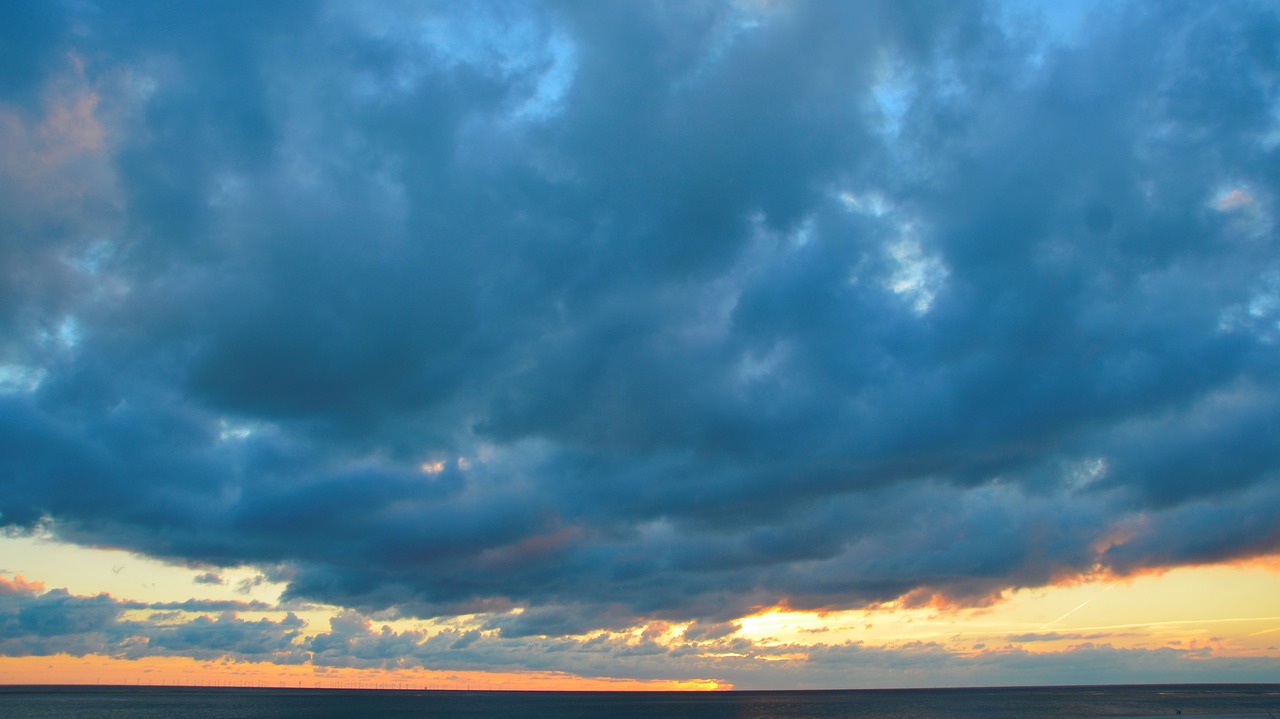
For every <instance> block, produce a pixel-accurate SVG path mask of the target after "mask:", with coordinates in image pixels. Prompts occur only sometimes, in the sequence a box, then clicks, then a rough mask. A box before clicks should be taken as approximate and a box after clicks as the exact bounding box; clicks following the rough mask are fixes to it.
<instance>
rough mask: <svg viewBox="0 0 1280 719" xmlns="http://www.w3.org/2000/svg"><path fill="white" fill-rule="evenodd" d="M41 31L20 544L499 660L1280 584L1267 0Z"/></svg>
mask: <svg viewBox="0 0 1280 719" xmlns="http://www.w3.org/2000/svg"><path fill="white" fill-rule="evenodd" d="M25 7H26V6H18V5H15V6H13V7H11V8H9V9H7V10H6V11H5V12H6V13H9V15H12V17H11V18H8V19H10V20H11V21H12V22H11V23H0V24H2V25H4V26H5V28H6V29H5V30H4V31H3V32H4V33H8V34H13V36H14V37H19V38H24V40H23V41H22V42H20V43H14V44H5V50H4V52H5V53H8V54H6V55H4V56H3V57H4V58H5V59H4V61H3V65H4V66H3V68H0V80H4V81H5V82H7V83H8V84H7V85H5V87H4V89H3V92H0V148H7V149H12V152H7V156H8V157H11V158H15V159H12V160H0V188H3V189H5V190H6V191H5V192H4V193H0V196H3V197H4V198H5V199H0V229H2V230H3V236H2V238H0V260H3V269H2V270H0V333H2V334H0V454H3V456H4V457H5V458H6V462H5V467H4V469H3V470H0V522H3V523H4V524H6V525H7V526H10V527H13V528H17V529H24V528H27V529H29V528H33V527H36V526H45V527H48V528H50V530H51V531H53V532H55V533H56V534H57V536H59V537H60V538H63V539H66V540H70V541H77V542H83V543H86V544H93V545H113V546H119V547H124V548H128V549H131V550H135V551H139V552H143V553H147V554H150V555H153V556H157V557H162V558H166V559H170V560H173V561H177V562H183V563H187V564H190V565H193V566H202V567H212V568H216V567H221V566H237V565H241V564H246V563H247V564H254V565H258V566H260V567H262V568H263V571H264V572H267V573H268V574H270V575H271V578H274V579H279V580H282V581H286V582H287V583H288V589H287V596H288V597H289V598H290V599H296V600H298V601H322V602H329V603H333V604H337V605H341V606H345V607H349V608H353V609H359V610H368V611H374V610H377V611H383V610H390V611H392V612H393V613H394V612H399V613H401V614H403V615H415V616H435V615H449V614H462V613H465V614H488V615H489V616H488V617H487V618H486V619H485V621H486V622H487V624H486V625H485V627H486V629H485V631H488V632H497V634H498V635H500V636H502V637H506V638H507V639H508V640H511V641H515V640H517V639H521V638H529V637H536V636H541V635H546V636H551V635H558V634H565V633H569V634H575V635H581V634H583V633H586V632H589V631H591V630H596V629H611V628H617V627H620V626H623V625H626V624H628V623H630V624H634V623H636V622H639V621H643V620H666V621H684V620H690V619H698V620H699V621H700V623H699V624H697V625H694V626H695V627H714V626H720V627H727V626H728V625H723V624H720V623H723V622H727V621H730V620H732V619H734V618H737V617H739V616H741V615H742V614H743V613H744V612H747V611H750V610H751V609H753V608H756V607H762V606H769V605H774V604H777V603H780V602H785V603H787V604H789V605H791V606H795V607H814V608H832V607H850V606H862V605H867V604H873V603H876V602H880V601H885V600H890V599H898V598H903V599H904V600H907V601H926V600H927V598H931V597H934V596H939V597H944V598H948V599H951V600H955V601H963V602H970V603H982V602H986V601H990V600H991V598H992V597H993V596H996V595H997V594H998V593H999V592H1000V591H1001V590H1002V589H1006V588H1008V587H1014V586H1036V585H1043V584H1045V583H1049V582H1052V581H1055V580H1057V579H1060V578H1062V577H1066V576H1072V575H1073V574H1078V573H1082V572H1092V571H1097V570H1100V569H1101V570H1108V569H1109V570H1115V571H1118V572H1128V571H1136V570H1139V569H1142V568H1146V567H1152V566H1177V565H1179V564H1182V563H1188V562H1205V561H1224V560H1230V559H1236V558H1242V557H1249V556H1256V555H1262V554H1268V553H1274V552H1275V551H1276V550H1277V549H1278V548H1280V534H1277V532H1276V529H1275V527H1276V524H1275V522H1274V519H1273V518H1274V517H1275V516H1276V511H1277V510H1278V509H1280V484H1277V476H1278V475H1277V472H1278V471H1280V456H1278V455H1277V450H1276V447H1278V446H1280V443H1277V442H1276V441H1275V438H1276V437H1275V431H1276V430H1275V427H1276V419H1277V406H1280V405H1277V402H1276V398H1277V392H1280V385H1278V384H1277V369H1280V367H1278V366H1277V360H1276V358H1277V355H1276V353H1275V343H1276V342H1277V341H1280V330H1277V325H1276V322H1277V321H1280V280H1278V279H1277V278H1278V277H1280V262H1277V260H1276V257H1277V256H1280V255H1278V254H1277V245H1276V242H1277V240H1276V235H1275V214H1276V198H1277V197H1280V195H1278V194H1277V193H1280V186H1278V185H1277V182H1278V180H1280V178H1278V177H1277V176H1276V173H1275V167H1276V163H1275V153H1276V150H1277V147H1278V146H1280V142H1278V140H1277V138H1278V137H1280V120H1278V119H1277V111H1276V108H1277V107H1280V104H1278V101H1280V97H1278V94H1277V92H1278V90H1280V87H1278V86H1277V78H1278V77H1280V75H1277V65H1278V64H1280V19H1278V18H1277V15H1276V13H1275V10H1274V8H1272V7H1270V6H1267V5H1265V4H1251V3H1237V4H1232V5H1230V6H1196V5H1192V6H1147V5H1145V4H1141V3H1132V4H1126V5H1125V6H1123V7H1119V8H1116V9H1114V10H1113V11H1111V12H1108V13H1106V14H1105V15H1099V16H1098V17H1097V18H1096V19H1095V20H1094V21H1092V22H1090V23H1089V25H1088V26H1087V31H1083V32H1081V33H1080V34H1079V36H1078V37H1075V38H1074V39H1073V40H1072V41H1070V42H1062V41H1059V40H1057V39H1054V38H1052V37H1050V36H1048V35H1044V34H1036V31H1035V30H1034V28H1032V29H1028V27H1024V26H1021V25H1016V24H1011V23H1008V22H1006V21H1005V20H1002V18H1003V17H1004V16H1003V15H1002V14H1001V13H1000V12H998V11H997V10H996V9H994V8H991V7H988V6H986V5H983V4H979V3H936V4H929V3H922V4H912V5H909V6H902V5H901V4H899V3H884V4H876V3H859V4H857V5H853V6H849V7H844V6H841V5H836V4H826V3H791V4H786V5H784V6H773V5H769V4H762V5H760V6H756V5H752V4H749V3H706V4H699V5H689V6H665V5H661V4H656V3H648V2H630V3H622V4H609V5H601V6H595V5H580V4H572V3H571V4H558V3H552V2H548V3H532V4H519V5H503V4H500V5H495V6H488V7H485V8H476V9H472V8H463V7H449V6H440V7H430V8H425V7H400V6H395V7H391V6H388V7H379V8H362V7H354V6H350V5H346V4H342V3H334V4H306V5H294V4H287V3H286V4H273V5H272V6H271V7H269V8H250V7H248V6H240V5H238V4H218V5H217V6H216V7H210V8H205V9H204V10H202V11H195V10H190V9H188V8H176V7H168V6H163V4H158V5H157V4H148V3H142V4H136V5H129V6H112V7H105V8H92V7H90V6H86V5H82V4H59V3H46V4H41V5H40V6H39V7H35V6H33V7H32V9H31V10H30V12H28V11H27V10H26V9H24V8H25ZM1117 68H1123V72H1120V71H1118V70H1117ZM1192 69H1194V71H1192ZM5 78H9V79H8V80H5ZM33 138H34V140H38V142H35V141H34V140H33ZM50 601H52V600H50ZM513 607H521V608H523V609H524V610H525V611H524V612H523V613H519V614H509V613H507V612H508V610H510V609H511V608H513ZM86 616H92V613H87V614H86ZM28 621H29V622H35V623H36V624H33V625H32V626H33V627H34V626H36V625H38V624H39V621H38V618H37V617H36V616H35V615H32V618H31V619H29V620H28ZM211 621H212V620H211ZM219 621H220V620H219ZM212 625H213V626H216V625H218V621H212ZM50 626H52V625H50ZM237 626H238V625H237ZM210 631H213V630H212V629H210ZM698 631H699V630H697V629H695V630H694V633H695V635H696V634H697V633H698ZM718 631H720V630H716V631H713V632H711V634H716V633H718ZM711 634H707V635H706V636H707V637H710V636H711ZM335 636H336V637H339V638H340V637H341V636H345V635H342V634H341V632H338V631H337V630H336V629H335ZM486 636H487V635H486ZM722 636H731V635H722ZM166 641H169V640H166ZM172 641H173V642H181V641H186V640H185V639H183V638H182V637H180V636H177V635H176V634H175V635H174V636H173V637H172ZM237 641H239V640H234V639H232V638H228V639H227V644H226V646H232V645H233V644H235V642H237ZM333 641H337V639H336V638H335V639H334V640H333ZM344 641H345V640H344ZM362 641H363V640H362ZM369 641H370V642H372V643H371V644H369V646H367V647H365V648H362V649H361V650H360V651H361V652H363V653H364V654H363V655H368V657H369V658H370V660H372V658H373V657H375V656H377V655H378V654H379V653H380V652H383V651H384V650H385V651H389V650H386V649H385V648H379V645H378V642H380V641H383V640H381V639H379V640H377V641H373V640H369ZM386 641H391V639H387V640H386ZM482 644H483V641H482V638H478V637H473V638H471V639H467V640H465V641H463V640H462V639H461V638H458V637H455V638H452V639H451V640H450V646H451V647H453V646H455V645H458V646H457V649H456V651H462V650H464V649H465V650H468V651H471V650H474V649H475V648H476V647H479V646H481V645H482ZM237 646H239V645H237ZM244 646H248V645H244ZM344 651H346V650H344ZM321 654H323V651H321ZM348 654H351V652H348ZM363 655H361V656H363ZM344 656H345V655H344Z"/></svg>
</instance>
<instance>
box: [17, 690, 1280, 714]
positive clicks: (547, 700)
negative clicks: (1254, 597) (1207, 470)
mask: <svg viewBox="0 0 1280 719" xmlns="http://www.w3.org/2000/svg"><path fill="white" fill-rule="evenodd" d="M1179 710H1181V712H1182V714H1183V715H1184V716H1192V715H1200V716H1206V715H1213V716H1233V717H1239V718H1240V719H1243V718H1244V717H1257V718H1259V719H1266V718H1267V717H1272V718H1273V719H1280V684H1265V685H1259V684H1251V685H1171V686H1136V687H1066V688H1064V687H1040V688H1009V689H910V690H907V689H904V690H858V691H794V692H792V691H781V692H717V693H676V692H660V693H632V692H464V691H376V690H351V689H347V690H340V689H232V688H222V687H218V688H196V687H190V688H183V687H35V686H25V687H24V686H7V687H6V686H0V717H3V718H4V719H51V718H54V717H56V718H57V719H123V718H126V717H127V718H129V719H152V718H155V719H159V718H161V717H163V718H164V719H171V718H172V717H188V718H190V719H239V718H240V717H260V718H264V719H294V718H295V717H296V718H297V719H348V718H352V717H379V718H382V717H388V718H396V717H423V718H428V719H429V718H434V717H521V718H523V719H542V718H544V717H546V718H550V717H556V718H557V719H559V718H566V717H567V718H574V717H610V718H611V719H655V718H666V717H673V718H682V717H688V718H689V719H693V718H694V717H697V719H731V718H732V719H764V718H766V717H768V718H773V717H776V718H778V719H831V718H834V717H852V718H855V719H889V718H894V719H935V718H938V717H972V718H974V719H977V718H979V717H981V718H984V719H1015V718H1017V719H1021V718H1023V717H1031V718H1045V719H1055V718H1063V719H1066V718H1068V717H1144V716H1176V713H1177V712H1178V711H1179Z"/></svg>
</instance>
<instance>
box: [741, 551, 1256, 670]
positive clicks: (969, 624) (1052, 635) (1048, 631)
mask: <svg viewBox="0 0 1280 719" xmlns="http://www.w3.org/2000/svg"><path fill="white" fill-rule="evenodd" d="M1277 559H1278V558H1277V557H1266V558H1262V559H1258V560H1250V561H1247V562H1239V563H1233V564H1220V565H1211V566H1200V567H1183V568H1179V569H1173V570H1169V571H1164V572H1148V573H1145V574H1141V575H1138V576H1134V577H1129V578H1124V579H1116V578H1112V577H1106V578H1099V579H1094V580H1087V581H1080V582H1076V583H1070V584H1063V585H1058V586H1051V587H1042V588H1036V589H1020V590H1016V591H1012V592H1008V593H1006V595H1005V596H1004V598H1003V600H1002V601H1000V602H998V603H996V604H994V605H992V606H987V607H980V608H968V609H965V608H958V609H940V608H935V607H925V608H910V609H908V608H901V607H894V606H887V607H885V608H879V609H870V610H851V611H834V612H812V611H809V612H805V611H790V610H786V609H777V608H775V609H770V610H767V611H765V612H762V613H760V614H756V615H754V616H750V617H744V618H743V619H742V620H741V624H742V630H741V636H743V637H746V638H748V639H751V640H752V641H753V642H755V643H757V644H761V645H771V644H772V645H779V644H786V645H789V644H796V645H812V644H818V643H824V644H834V643H840V642H845V641H852V642H861V643H863V644H866V645H869V646H885V647H893V646H900V645H902V644H905V643H908V642H934V643H937V644H939V645H941V646H943V647H945V648H947V649H949V650H952V651H957V652H970V651H975V650H981V649H988V648H997V647H1004V646H1019V647H1021V648H1022V649H1025V650H1026V651H1032V652H1040V651H1062V650H1066V649H1070V648H1071V647H1073V646H1080V645H1083V644H1086V643H1094V644H1106V645H1110V646H1113V647H1116V648H1144V649H1153V648H1160V647H1177V648H1190V647H1193V646H1194V647H1201V648H1203V647H1212V648H1213V649H1214V651H1215V653H1218V654H1220V655H1230V656H1273V657H1274V656H1280V647H1278V646H1277V645H1280V609H1278V607H1280V605H1278V604H1277V603H1276V600H1275V598H1276V597H1280V571H1277V569H1278V568H1280V562H1278V561H1277ZM1209 588H1211V590H1210V589H1209Z"/></svg>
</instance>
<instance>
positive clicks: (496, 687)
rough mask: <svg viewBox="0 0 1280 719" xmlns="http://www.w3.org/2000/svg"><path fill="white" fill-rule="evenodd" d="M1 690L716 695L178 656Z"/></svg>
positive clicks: (534, 677)
mask: <svg viewBox="0 0 1280 719" xmlns="http://www.w3.org/2000/svg"><path fill="white" fill-rule="evenodd" d="M0 677H3V680H0V683H4V684H79V685H86V684H87V685H94V684H101V685H140V686H142V685H147V686H234V687H283V688H290V687H292V688H318V689H416V690H426V689H440V690H466V691H716V690H726V689H732V688H733V685H731V684H727V683H725V682H718V681H715V680H711V679H690V680H679V681H676V680H662V679H653V680H639V679H626V678H614V677H579V676H574V675H572V674H565V673H561V672H549V671H542V672H539V671H525V672H483V671H453V670H430V669H394V670H391V669H354V668H347V667H341V668H339V667H316V666H311V665H289V664H270V663H266V662H235V661H227V660H219V661H201V660H197V659H188V658H185V657H148V658H144V659H116V658H112V657H103V656H95V655H90V656H85V657H72V656H68V655H66V654H59V655H55V656H45V657H0Z"/></svg>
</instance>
